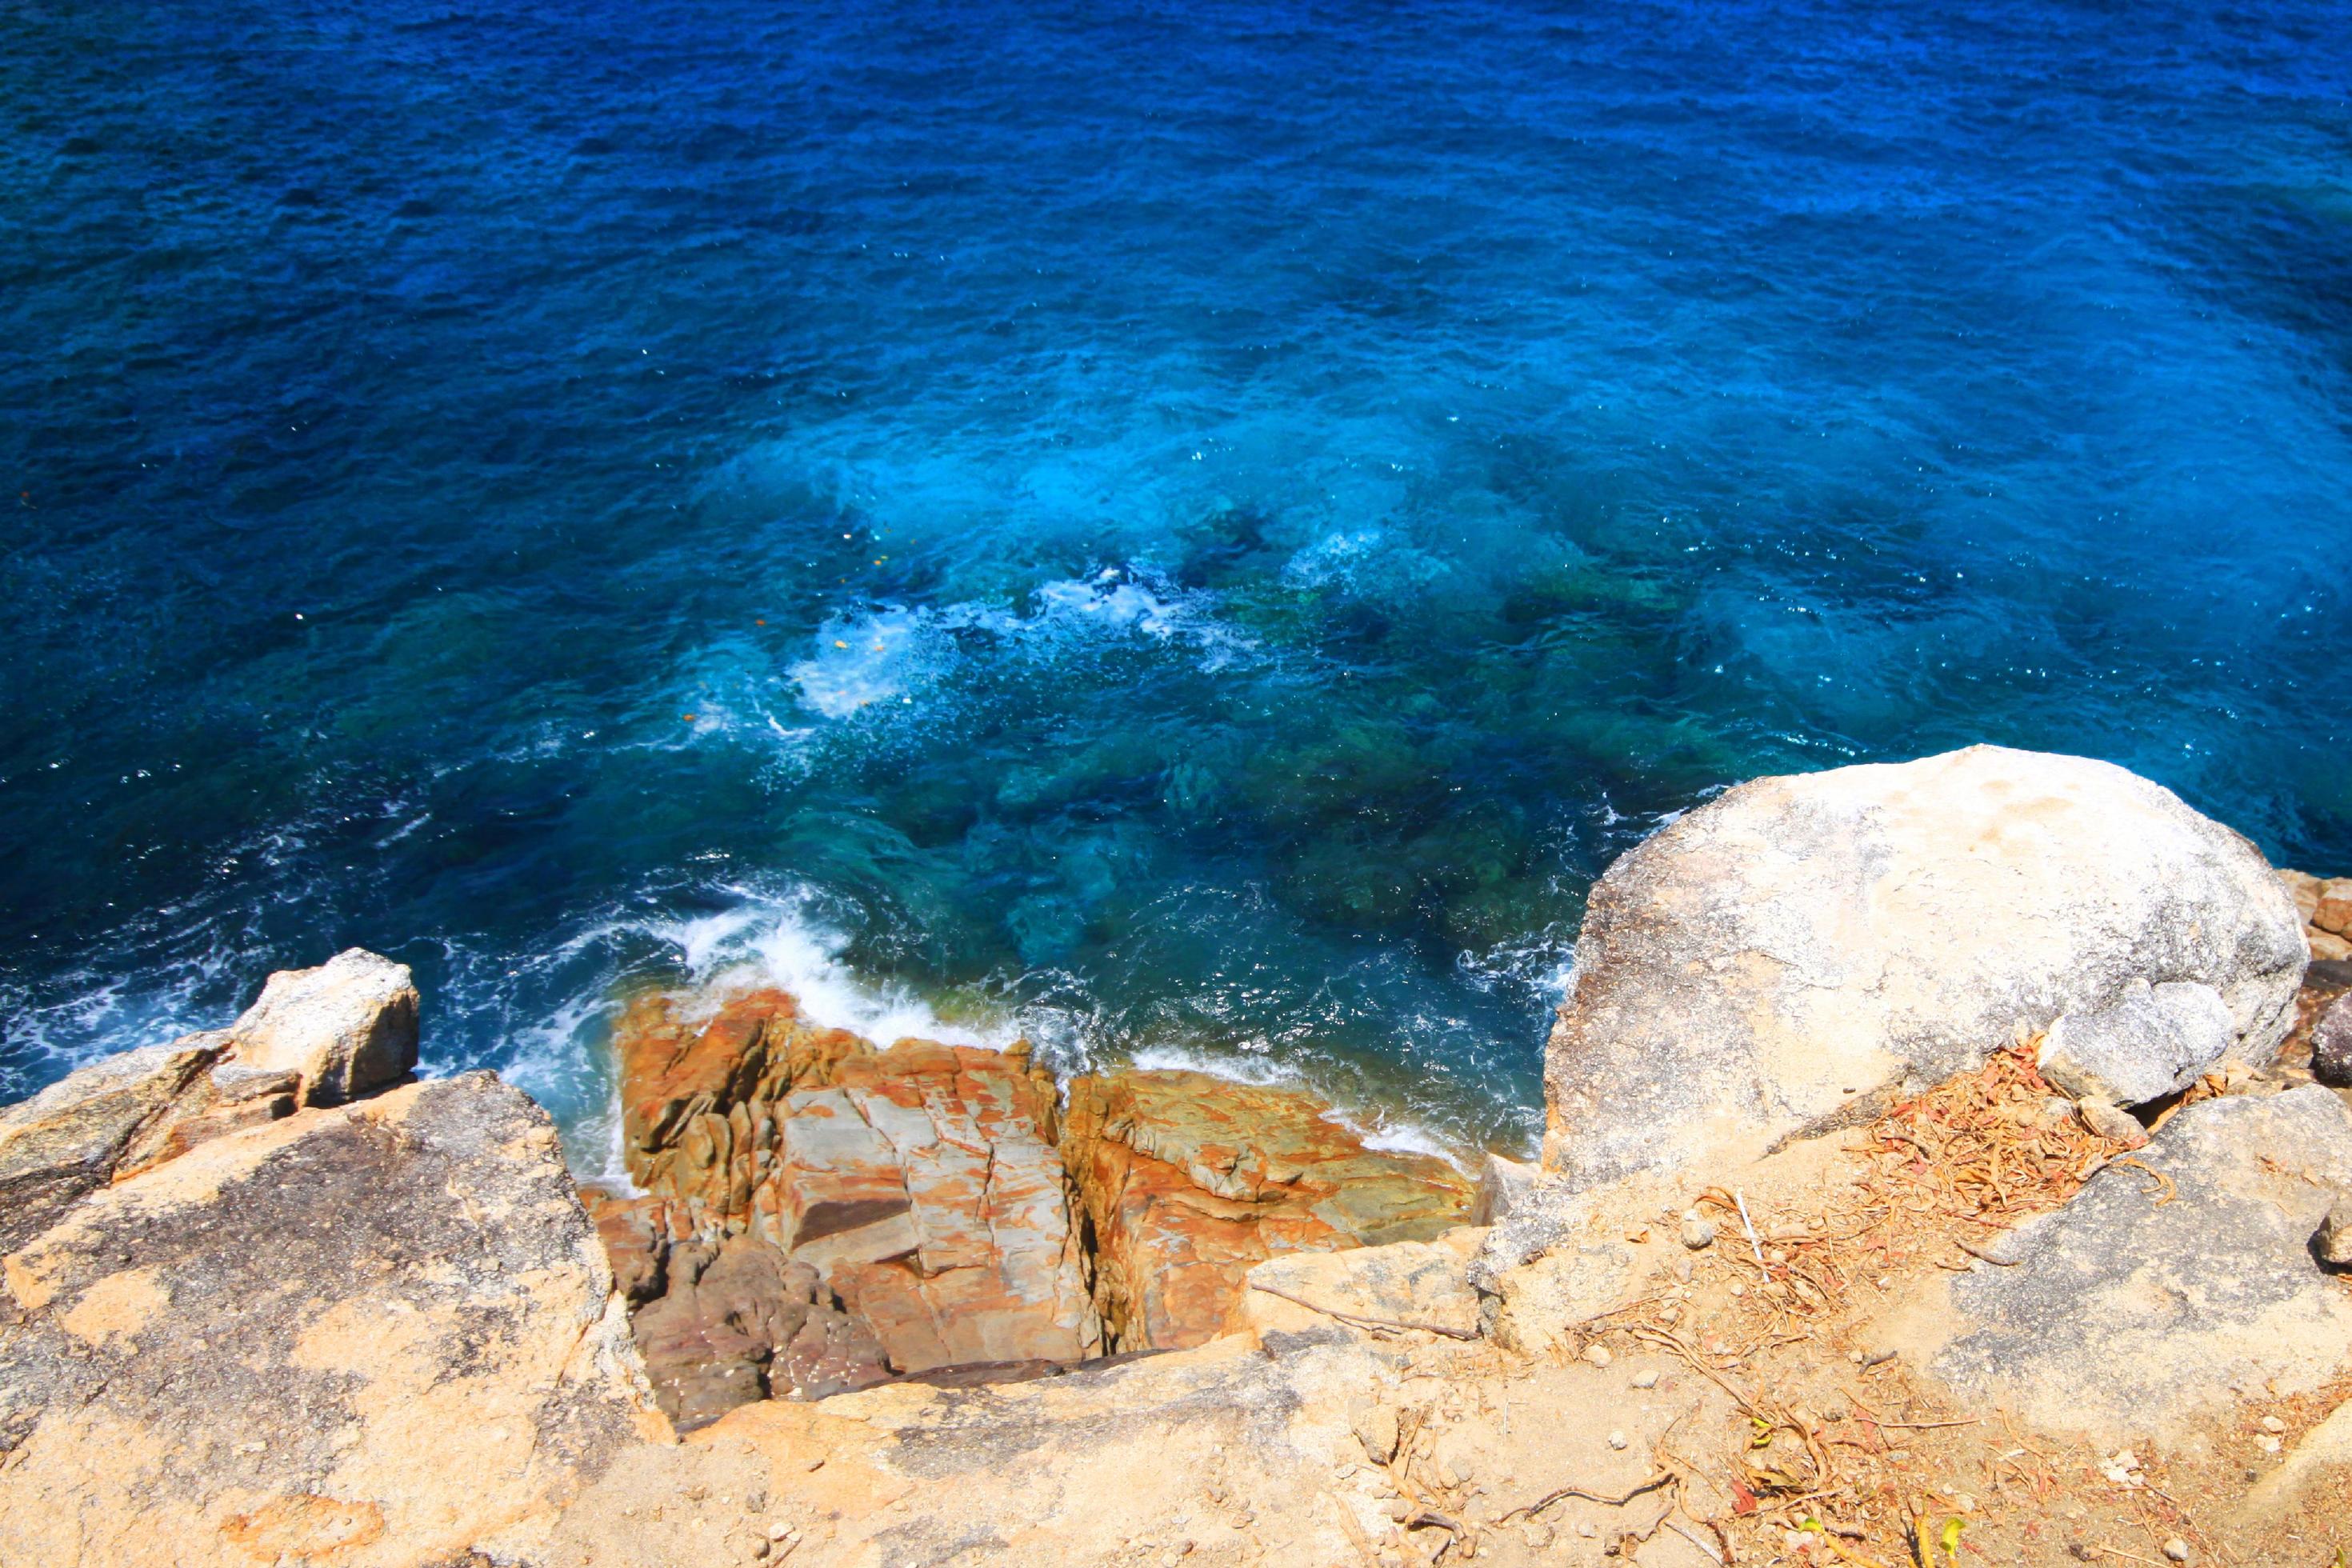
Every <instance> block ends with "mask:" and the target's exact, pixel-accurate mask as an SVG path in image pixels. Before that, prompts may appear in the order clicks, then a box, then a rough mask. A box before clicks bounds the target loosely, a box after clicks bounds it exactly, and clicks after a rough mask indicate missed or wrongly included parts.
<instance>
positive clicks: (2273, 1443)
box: [2254, 1432, 2285, 1454]
mask: <svg viewBox="0 0 2352 1568" xmlns="http://www.w3.org/2000/svg"><path fill="white" fill-rule="evenodd" d="M2284 1446H2285V1445H2284V1444H2282V1443H2281V1442H2280V1441H2279V1440H2278V1439H2277V1438H2275V1437H2273V1436H2271V1435H2270V1434H2269V1433H2267V1432H2265V1433H2263V1435H2262V1436H2259V1437H2257V1438H2255V1439H2254V1447H2257V1448H2260V1449H2261V1450H2262V1451H2263V1453H2265V1454H2275V1453H2277V1452H2278V1451H2279V1449H2280V1448H2282V1447H2284Z"/></svg>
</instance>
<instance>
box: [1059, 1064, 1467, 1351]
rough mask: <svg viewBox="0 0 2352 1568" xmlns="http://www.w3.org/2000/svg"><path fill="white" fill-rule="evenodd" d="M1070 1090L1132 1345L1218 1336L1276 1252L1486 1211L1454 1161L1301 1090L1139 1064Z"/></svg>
mask: <svg viewBox="0 0 2352 1568" xmlns="http://www.w3.org/2000/svg"><path fill="white" fill-rule="evenodd" d="M1069 1096H1070V1104H1069V1114H1068V1124H1067V1126H1066V1128H1065V1129H1064V1131H1063V1135H1062V1154H1063V1159H1064V1161H1065V1163H1066V1165H1067V1168H1068V1170H1069V1173H1070V1178H1071V1181H1072V1183H1073V1184H1074V1186H1075V1187H1076V1195H1077V1201H1078V1204H1079V1206H1080V1209H1081V1212H1082V1213H1083V1215H1084V1216H1085V1221H1086V1224H1087V1229H1088V1232H1089V1234H1090V1235H1091V1236H1092V1237H1093V1266H1094V1301H1095V1306H1096V1308H1097V1310H1098V1311H1099V1312H1100V1313H1101V1315H1102V1322H1103V1328H1104V1333H1105V1338H1106V1342H1108V1344H1109V1345H1110V1346H1112V1347H1113V1348H1116V1349H1120V1350H1142V1349H1156V1350H1167V1349H1171V1348H1176V1347H1181V1346H1185V1345H1196V1344H1200V1343H1202V1342H1205V1341H1207V1340H1208V1339H1210V1338H1212V1337H1213V1336H1214V1335H1216V1334H1217V1333H1219V1332H1221V1331H1223V1329H1224V1327H1225V1325H1226V1322H1227V1320H1228V1318H1229V1317H1230V1316H1231V1313H1232V1310H1233V1308H1234V1302H1235V1301H1236V1300H1238V1298H1239V1297H1240V1295H1241V1291H1242V1288H1243V1282H1244V1279H1245V1278H1246V1277H1247V1276H1248V1275H1249V1273H1250V1271H1251V1270H1252V1269H1253V1268H1255V1267H1256V1266H1257V1265H1259V1264H1260V1263H1263V1262H1265V1260H1266V1259H1267V1258H1275V1257H1277V1256H1280V1255H1282V1254H1285V1253H1293V1252H1328V1251H1334V1250H1337V1249H1339V1248H1341V1247H1360V1246H1367V1245H1371V1246H1377V1245H1380V1244H1381V1243H1385V1242H1391V1241H1424V1240H1430V1239H1433V1238H1434V1237H1437V1236H1439V1235H1442V1234H1443V1233H1444V1232H1445V1231H1447V1230H1450V1229H1452V1228H1453V1227H1454V1226H1459V1225H1460V1224H1462V1223H1463V1220H1464V1218H1465V1216H1466V1215H1467V1214H1468V1211H1469V1208H1470V1205H1471V1200H1472V1197H1473V1189H1472V1185H1471V1184H1470V1182H1469V1181H1468V1179H1467V1178H1465V1177H1464V1176H1463V1174H1462V1173H1460V1172H1458V1171H1456V1170H1455V1169H1454V1167H1453V1166H1451V1165H1449V1164H1447V1163H1445V1162H1444V1161H1443V1160H1440V1159H1437V1158H1435V1157H1433V1156H1431V1155H1421V1154H1401V1153H1390V1152H1374V1151H1371V1150H1369V1149H1366V1148H1365V1147H1364V1142H1363V1139H1362V1138H1361V1137H1360V1135H1358V1134H1357V1133H1355V1132H1353V1131H1349V1129H1348V1128H1346V1127H1344V1126H1342V1125H1341V1124H1340V1123H1339V1122H1338V1121H1333V1120H1332V1119H1331V1118H1330V1116H1329V1114H1328V1107H1327V1106H1325V1105H1324V1104H1323V1103H1322V1102H1321V1101H1320V1100H1316V1099H1315V1098H1314V1097H1312V1096H1311V1095H1308V1094H1306V1093H1304V1092H1303V1091H1300V1090H1298V1089H1278V1088H1266V1087H1262V1086H1257V1085H1251V1084H1239V1083H1234V1082H1232V1081H1230V1080H1228V1079H1216V1078H1211V1077H1209V1076H1208V1075H1206V1074H1203V1073H1195V1072H1181V1071H1129V1072H1120V1073H1113V1074H1109V1075H1107V1076H1099V1077H1085V1078H1079V1079H1073V1080H1072V1081H1071V1083H1070V1086H1069Z"/></svg>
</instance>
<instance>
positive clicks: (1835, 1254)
mask: <svg viewBox="0 0 2352 1568" xmlns="http://www.w3.org/2000/svg"><path fill="white" fill-rule="evenodd" d="M2347 926H2352V879H2336V880H2335V881H2324V880H2322V879H2315V878H2311V877H2306V876H2305V875H2303V874H2302V873H2299V872H2291V871H2290V872H2273V870H2272V869H2271V868H2269V867H2267V866H2266V865H2264V864H2263V860H2262V858H2261V857H2260V855H2259V854H2258V853H2256V852H2255V851H2254V850H2253V848H2252V846H2250V845H2248V844H2247V843H2246V842H2245V841H2244V840H2243V839H2242V838H2240V837H2238V836H2237V835H2235V834H2233V833H2231V832H2229V831H2228V830H2227V829H2226V828H2223V827H2221V826H2218V825H2216V824H2213V823H2211V822H2210V821H2207V820H2206V819H2204V818H2202V817H2200V816H2197V814H2195V813H2194V812H2192V811H2190V810H2189V808H2188V807H2186V806H2185V805H2182V804H2181V803H2180V802H2179V800H2178V799H2177V798H2175V797H2173V796H2172V795H2170V794H2169V793H2168V792H2166V791H2164V790H2162V789H2160V788H2158V787H2157V786H2155V785H2153V784H2147V782H2146V781H2143V780H2139V779H2137V778H2135V777H2134V776H2132V775H2130V774H2128V773H2124V772H2122V771H2121V770H2119V769H2116V768H2112V767H2109V766H2106V765H2105V764H2101V763H2087V762H2083V761H2081V760H2079V759H2073V758H2063V757H2051V756H2043V755H2038V754H2032V753H2022V752H2007V751H2002V750H1999V749H1996V748H1986V747H1978V748H1971V749H1970V750H1969V751H1966V752H1955V753H1951V754H1949V755H1947V756H1943V757H1936V758H1929V759H1926V760H1924V761H1921V762H1918V763H1909V764H1905V765H1903V766H1899V767H1860V768H1847V769H1841V770H1836V771H1834V772H1831V773H1820V774H1812V775H1804V776H1801V777H1796V778H1788V779H1769V780H1759V781H1755V782H1753V783H1751V784H1746V785H1742V786H1740V787H1739V788H1738V789H1735V790H1733V791H1730V792H1728V793H1727V795H1724V796H1722V797H1720V798H1718V799H1717V800H1716V801H1713V802H1710V803H1709V804H1708V805H1705V806H1703V807H1700V808H1698V809H1696V810H1694V811H1693V812H1691V813H1690V814H1688V815H1687V816H1685V817H1684V818H1682V819H1681V820H1680V821H1678V822H1677V823H1675V824H1674V825H1673V826H1670V827H1668V828H1667V829H1665V830H1664V831H1662V832H1661V833H1659V834H1658V835H1656V836H1655V837H1653V838H1652V839H1651V840H1649V841H1648V842H1646V843H1645V844H1643V845H1642V846H1641V847H1638V848H1637V849H1635V850H1634V851H1633V852H1632V853H1630V854H1629V855H1627V856H1626V857H1624V858H1622V859H1621V860H1620V861H1619V862H1618V863H1617V865H1615V866H1614V867H1612V868H1611V869H1610V871H1609V873H1608V874H1607V875H1606V876H1605V877H1604V878H1603V879H1602V880H1601V883H1600V884H1598V885H1597V886H1596V887H1595V889H1594V890H1593V894H1592V899H1591V913H1590V914H1589V916H1588V919H1587V922H1586V926H1585V930H1584V933H1583V936H1582V938H1581V940H1580V946H1579V963H1578V970H1577V979H1576V984H1575V987H1574V990H1573V993H1572V994H1571V995H1570V999H1569V1001H1568V1002H1567V1004H1566V1005H1564V1006H1563V1008H1562V1010H1561V1015H1560V1018H1559V1023H1558V1026H1556V1028H1555V1030H1554V1033H1553V1036H1552V1039H1551V1042H1550V1045H1549V1067H1548V1070H1547V1075H1546V1092H1547V1112H1548V1124H1549V1125H1548V1134H1547V1139H1546V1145H1545V1151H1544V1155H1543V1158H1542V1161H1541V1163H1540V1165H1538V1166H1517V1165H1514V1164H1512V1163H1509V1162H1507V1161H1503V1160H1499V1159H1492V1158H1490V1159H1489V1160H1488V1162H1487V1163H1486V1168H1485V1170H1484V1172H1483V1173H1482V1175H1481V1178H1480V1179H1479V1180H1478V1181H1476V1182H1475V1183H1474V1182H1472V1181H1471V1180H1469V1179H1467V1178H1465V1177H1464V1176H1463V1175H1462V1174H1461V1173H1458V1172H1457V1171H1455V1170H1454V1168H1453V1167H1452V1166H1450V1165H1448V1164H1447V1163H1444V1162H1443V1161H1440V1160H1435V1159H1433V1158H1428V1157H1425V1156H1418V1155H1412V1154H1401V1153H1395V1152H1382V1151H1376V1150H1371V1149H1368V1148H1367V1147H1366V1146H1365V1144H1364V1142H1363V1140H1362V1139H1361V1138H1360V1137H1359V1136H1358V1135H1356V1134H1354V1133H1352V1132H1350V1131H1348V1130H1347V1129H1346V1128H1345V1127H1344V1126H1342V1125H1341V1124H1340V1123H1339V1122H1338V1121H1334V1120H1333V1119H1332V1118H1330V1117H1329V1116H1328V1114H1327V1109H1328V1108H1326V1107H1324V1106H1322V1105H1321V1104H1319V1103H1318V1102H1317V1101H1316V1100H1313V1099H1312V1098H1311V1097H1309V1096H1307V1095H1305V1094H1303V1093H1300V1092H1298V1091H1296V1090H1293V1089H1279V1088H1261V1087H1254V1086H1248V1085H1241V1084H1235V1083H1232V1082H1229V1081H1225V1080H1221V1079H1211V1078H1207V1077H1205V1076H1202V1075H1199V1074H1192V1073H1181V1072H1156V1071H1136V1070H1123V1071H1115V1072H1109V1073H1105V1074H1100V1075H1092V1076H1087V1077H1080V1078H1076V1079H1072V1080H1070V1081H1069V1082H1067V1083H1056V1082H1055V1080H1054V1079H1053V1078H1052V1077H1051V1075H1049V1074H1047V1073H1045V1072H1044V1071H1043V1070H1042V1069H1040V1068H1038V1067H1037V1066H1036V1065H1035V1064H1034V1062H1033V1061H1032V1060H1031V1059H1030V1058H1029V1057H1028V1055H1027V1053H1026V1051H1025V1050H1024V1049H1021V1048H1017V1047H1016V1048H1014V1049H1013V1050H1009V1051H1004V1052H997V1051H992V1050H985V1049H981V1048H977V1047H957V1046H947V1045H941V1044H937V1043H934V1042H928V1041H919V1040H904V1041H897V1042H880V1043H877V1042H873V1041H867V1040H864V1039H861V1038H859V1037H856V1036H854V1035H850V1034H847V1033H845V1032H844V1031H841V1030H838V1029H833V1028H828V1027H826V1026H824V1024H823V1022H822V1021H820V1020H811V1019H807V1018H804V1017H803V1016H802V1015H801V1012H800V1009H799V1006H798V1005H797V1003H796V1002H795V1001H794V999H793V998H792V997H790V996H788V995H785V994H781V993H777V992H773V991H758V990H742V991H734V992H728V993H720V994H685V993H673V992H664V991H658V990H646V991H644V992H641V993H639V994H635V995H633V996H632V997H630V998H629V999H628V1003H627V1005H626V1007H625V1011H624V1015H623V1019H622V1022H621V1024H620V1025H619V1026H618V1027H617V1029H616V1031H615V1038H614V1049H615V1053H616V1058H617V1063H618V1068H619V1076H620V1080H621V1098H622V1123H623V1140H624V1145H623V1147H624V1158H625V1166H626V1171H627V1174H628V1177H629V1180H630V1182H631V1183H632V1184H634V1186H633V1189H632V1190H630V1191H628V1192H625V1193H624V1192H613V1191H604V1190H598V1189H594V1188H591V1189H588V1190H585V1191H582V1190H580V1189H577V1188H575V1186H574V1184H573V1183H572V1179H571V1177H570V1175H569V1173H567V1172H566V1171H565V1169H564V1166H563V1163H562V1155H561V1152H560V1149H559V1146H558V1143H557V1141H556V1138H555V1135H554V1130H553V1128H552V1126H551V1124H550V1122H549V1121H548V1119H547V1117H546V1115H545V1113H544V1112H543V1111H541V1110H540V1109H539V1108H538V1107H537V1106H536V1105H534V1104H532V1103H531V1102H530V1100H529V1099H528V1097H526V1096H524V1095H522V1094H521V1093H520V1091H518V1090H516V1089H512V1088H510V1087H509V1086H507V1085H505V1084H503V1083H500V1082H499V1080H497V1079H495V1078H494V1077H492V1076H491V1075H488V1074H480V1073H473V1074H465V1075H461V1076H459V1077H456V1078H452V1079H440V1080H429V1081H424V1082H417V1081H414V1080H413V1073H414V1069H415V1063H416V1039H417V1016H418V1010H419V999H418V997H417V996H416V994H415V990H414V988H413V987H412V986H411V985H410V984H409V982H408V977H407V974H406V972H405V971H404V970H402V969H401V968H400V967H399V966H397V965H394V964H392V963H388V962H386V961H384V960H382V959H379V958H375V957H374V956H373V955H370V954H365V953H361V952H351V953H345V954H343V955H341V956H340V957H338V958H336V959H335V960H333V961H332V962H331V963H328V964H326V965H324V966H322V967H321V968H319V969H315V970H307V971H294V972H288V973H281V974H278V975H274V976H272V977H271V979H270V982H269V984H268V987H267V988H266V989H265V991H264V993H263V995H262V997H261V998H260V1000H259V1001H258V1002H257V1004H256V1005H255V1006H254V1007H253V1008H252V1009H251V1010H249V1011H248V1012H247V1014H246V1015H245V1016H243V1017H241V1018H239V1019H237V1020H236V1022H235V1023H234V1024H233V1025H232V1026H230V1027H228V1028H226V1029H225V1030H221V1031H217V1032H215V1033H211V1034H205V1035H197V1036H192V1037H187V1038H185V1039H183V1040H180V1041H177V1042H173V1043H172V1044H170V1045H164V1046H156V1047H146V1048H143V1049H141V1050H138V1051H132V1052H127V1053H124V1054H123V1055H121V1056H119V1057H115V1058H108V1059H107V1060H105V1061H101V1062H100V1063H97V1064H94V1065H92V1066H91V1067H89V1068H84V1069H82V1070H81V1071H79V1072H78V1073H76V1074H74V1075H73V1076H72V1077H71V1078H68V1079H66V1080H64V1081H63V1082H61V1083H59V1084H57V1085H55V1086H52V1088H51V1089H48V1090H46V1091H44V1092H43V1093H42V1094H41V1095H39V1096H37V1097H36V1098H35V1099H33V1100H29V1101H26V1102H25V1103H24V1104H22V1105H18V1106H15V1107H10V1108H7V1109H6V1110H0V1568H14V1565H15V1564H18V1563H24V1564H33V1563H42V1564H56V1563H105V1564H126V1565H128V1564H143V1563H159V1564H160V1563H214V1562H217V1563H318V1564H354V1565H357V1564H384V1565H403V1568H405V1565H424V1564H442V1563H530V1564H548V1565H553V1564H559V1563H562V1564H573V1563H578V1564H605V1563H614V1564H618V1563H642V1564H667V1563H680V1564H683V1563H697V1564H699V1563H756V1562H767V1563H774V1562H779V1561H782V1560H784V1559H790V1560H792V1561H793V1562H794V1563H826V1564H831V1563H842V1564H874V1565H877V1568H878V1565H882V1564H889V1565H892V1568H911V1565H914V1564H951V1563H952V1564H961V1563H995V1562H1004V1563H1118V1564H1142V1563H1154V1564H1175V1563H1186V1564H1200V1563H1216V1564H1233V1565H1239V1564H1244V1563H1269V1564H1290V1563H1298V1564H1308V1565H1312V1568H1329V1565H1335V1564H1346V1565H1349V1568H1402V1565H1403V1564H1408V1563H1434V1562H1438V1561H1452V1560H1454V1559H1455V1558H1459V1559H1462V1560H1465V1561H1474V1560H1475V1561H1481V1562H1491V1563H1498V1564H1512V1563H1528V1564H1532V1563H1583V1564H1586V1565H1587V1568H1598V1565H1600V1564H1602V1563H1606V1562H1609V1561H1612V1560H1613V1561H1623V1562H1628V1563H1633V1562H1638V1563H1641V1564H1643V1568H1660V1565H1661V1564H1666V1565H1670V1568H1701V1565H1703V1564H1707V1563H1716V1564H1722V1563H1770V1562H1776V1561H1778V1562H1790V1563H1830V1562H1846V1563H1876V1564H1878V1565H1879V1568H1893V1565H1894V1564H1895V1563H1914V1564H1915V1565H1918V1568H1951V1565H1952V1564H1954V1563H1963V1562H1968V1561H1974V1560H1977V1559H1978V1558H1982V1559H1983V1560H1985V1561H1990V1562H2017V1563H2061V1562H2082V1561H2099V1560H2103V1559H2113V1560H2116V1561H2128V1560H2133V1559H2137V1560H2142V1561H2154V1562H2167V1561H2169V1562H2181V1563H2189V1562H2212V1563H2250V1564H2251V1563H2312V1564H2314V1565H2315V1568H2317V1565H2319V1564H2323V1563H2328V1562H2329V1561H2330V1560H2331V1555H2330V1554H2331V1553H2333V1552H2337V1551H2339V1550H2341V1549H2344V1548H2346V1547H2347V1546H2352V1534H2347V1531H2352V1274H2347V1272H2346V1268H2347V1265H2352V1103H2348V1102H2347V1101H2348V1100H2352V1097H2347V1092H2346V1090H2347V1086H2352V962H2347V953H2352V949H2347V953H2338V952H2336V947H2340V946H2343V945H2344V942H2345V939H2344V936H2343V934H2342V933H2343V931H2344V929H2345V928H2346V927H2347ZM2330 943H2334V944H2335V945H2334V946H2331V945H2330Z"/></svg>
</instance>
